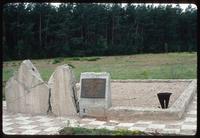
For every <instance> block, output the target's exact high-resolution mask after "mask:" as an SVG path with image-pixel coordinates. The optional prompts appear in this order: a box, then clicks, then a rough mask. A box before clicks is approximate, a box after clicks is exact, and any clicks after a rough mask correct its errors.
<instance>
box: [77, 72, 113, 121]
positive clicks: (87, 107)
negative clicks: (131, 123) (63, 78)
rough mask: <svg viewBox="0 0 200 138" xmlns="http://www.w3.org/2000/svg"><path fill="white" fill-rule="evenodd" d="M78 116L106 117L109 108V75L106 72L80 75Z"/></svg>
mask: <svg viewBox="0 0 200 138" xmlns="http://www.w3.org/2000/svg"><path fill="white" fill-rule="evenodd" d="M80 91H81V92H80V98H79V106H80V116H81V117H84V116H90V117H100V118H102V117H106V116H107V115H106V111H107V109H108V108H109V107H111V90H110V74H109V73H106V72H101V73H94V72H85V73H81V77H80Z"/></svg>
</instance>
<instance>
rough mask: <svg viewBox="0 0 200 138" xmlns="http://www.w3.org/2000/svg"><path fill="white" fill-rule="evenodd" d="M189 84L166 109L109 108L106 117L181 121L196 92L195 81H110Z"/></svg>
mask: <svg viewBox="0 0 200 138" xmlns="http://www.w3.org/2000/svg"><path fill="white" fill-rule="evenodd" d="M183 81H187V82H191V83H190V84H189V85H188V87H187V88H186V89H185V90H184V92H183V93H182V94H181V96H180V97H179V98H178V99H177V100H176V101H175V103H174V104H173V105H172V106H171V107H170V108H168V109H154V108H131V107H127V106H126V107H125V106H118V107H111V108H109V109H108V110H107V113H106V114H107V117H108V119H109V120H121V121H129V120H139V119H142V120H149V119H151V120H158V119H162V120H178V119H181V117H182V115H183V113H184V112H185V110H186V108H187V106H188V104H189V102H190V101H191V99H192V97H193V95H194V93H195V92H196V90H197V82H196V80H192V79H190V80H183V79H178V80H161V79H151V80H112V81H111V82H121V83H126V82H183Z"/></svg>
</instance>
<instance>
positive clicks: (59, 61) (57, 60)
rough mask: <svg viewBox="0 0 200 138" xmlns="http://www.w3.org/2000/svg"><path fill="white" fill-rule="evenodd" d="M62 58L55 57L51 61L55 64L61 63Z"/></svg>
mask: <svg viewBox="0 0 200 138" xmlns="http://www.w3.org/2000/svg"><path fill="white" fill-rule="evenodd" d="M63 60H64V59H63V58H55V59H54V60H53V62H52V64H57V63H61V62H62V61H63Z"/></svg>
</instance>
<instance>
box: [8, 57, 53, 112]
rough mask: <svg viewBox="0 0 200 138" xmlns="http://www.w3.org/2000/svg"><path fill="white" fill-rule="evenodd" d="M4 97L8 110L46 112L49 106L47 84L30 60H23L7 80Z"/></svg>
mask: <svg viewBox="0 0 200 138" xmlns="http://www.w3.org/2000/svg"><path fill="white" fill-rule="evenodd" d="M5 97H6V104H7V110H8V111H9V112H15V113H28V114H46V113H47V110H48V108H49V104H48V98H49V91H48V85H47V84H45V83H44V81H43V80H42V78H41V76H40V74H39V72H38V70H37V69H36V67H35V66H33V64H32V63H31V61H30V60H24V61H23V62H22V63H21V65H20V67H19V69H18V71H17V72H15V74H14V76H13V77H11V78H10V79H9V80H8V82H7V83H6V87H5Z"/></svg>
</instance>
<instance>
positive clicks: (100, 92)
mask: <svg viewBox="0 0 200 138" xmlns="http://www.w3.org/2000/svg"><path fill="white" fill-rule="evenodd" d="M105 88H106V79H82V82H81V97H82V98H105V91H106V90H105Z"/></svg>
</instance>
